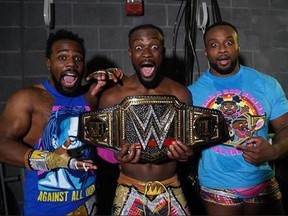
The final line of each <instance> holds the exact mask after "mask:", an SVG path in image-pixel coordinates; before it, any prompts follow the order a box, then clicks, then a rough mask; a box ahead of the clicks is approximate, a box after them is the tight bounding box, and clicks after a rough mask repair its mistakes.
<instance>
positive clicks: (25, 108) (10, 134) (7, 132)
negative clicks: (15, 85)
mask: <svg viewBox="0 0 288 216" xmlns="http://www.w3.org/2000/svg"><path fill="white" fill-rule="evenodd" d="M26 100H27V97H24V98H23V97H19V96H18V95H14V96H12V97H11V98H10V99H8V101H7V104H6V106H5V108H4V111H3V113H2V114H1V116H0V125H1V127H0V136H1V137H7V138H12V139H16V140H20V139H22V138H23V137H24V136H25V135H26V134H27V133H28V131H29V128H30V126H31V122H32V116H31V110H30V106H31V104H30V103H28V104H27V103H26Z"/></svg>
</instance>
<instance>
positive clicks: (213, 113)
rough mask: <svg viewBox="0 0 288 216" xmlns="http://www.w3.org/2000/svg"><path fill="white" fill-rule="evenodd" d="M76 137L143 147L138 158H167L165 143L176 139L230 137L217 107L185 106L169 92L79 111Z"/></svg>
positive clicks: (198, 141)
mask: <svg viewBox="0 0 288 216" xmlns="http://www.w3.org/2000/svg"><path fill="white" fill-rule="evenodd" d="M78 136H79V139H80V140H81V141H83V142H86V143H89V144H92V145H100V146H104V147H108V148H112V149H115V150H120V149H121V147H122V144H123V143H128V144H130V145H137V147H139V148H141V149H142V153H141V160H140V162H143V163H146V162H149V163H158V162H162V161H164V160H167V159H168V157H167V150H168V146H169V145H170V144H171V143H172V142H173V141H175V140H176V139H180V140H182V141H183V142H184V143H185V144H187V145H189V146H193V147H197V146H204V145H211V144H215V143H220V142H224V141H227V140H228V139H229V134H228V129H227V125H226V123H225V119H224V117H223V115H222V113H221V112H220V111H218V110H214V109H208V108H202V107H196V106H188V105H185V104H184V103H181V102H180V101H179V100H178V99H177V98H176V97H174V96H168V95H142V96H130V97H126V98H125V99H124V100H123V101H122V102H121V103H120V104H119V105H116V106H113V107H109V108H104V109H100V110H95V111H89V112H84V113H82V114H81V115H80V119H79V129H78Z"/></svg>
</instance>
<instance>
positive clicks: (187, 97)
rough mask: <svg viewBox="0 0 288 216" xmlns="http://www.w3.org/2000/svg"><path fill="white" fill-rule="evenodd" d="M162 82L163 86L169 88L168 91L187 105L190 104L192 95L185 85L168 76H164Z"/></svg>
mask: <svg viewBox="0 0 288 216" xmlns="http://www.w3.org/2000/svg"><path fill="white" fill-rule="evenodd" d="M163 83H164V86H163V87H165V88H167V89H169V91H170V92H171V93H172V94H173V95H174V96H175V97H177V98H178V99H179V100H180V101H181V102H183V103H185V104H187V105H191V104H192V96H191V93H190V91H189V89H188V88H187V87H186V86H184V85H183V84H181V83H179V82H177V81H175V80H172V79H170V78H165V79H164V80H163Z"/></svg>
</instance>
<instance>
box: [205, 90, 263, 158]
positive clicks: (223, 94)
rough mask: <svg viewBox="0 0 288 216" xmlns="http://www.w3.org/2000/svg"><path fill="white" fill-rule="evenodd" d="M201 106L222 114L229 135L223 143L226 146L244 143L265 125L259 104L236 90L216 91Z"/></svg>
mask: <svg viewBox="0 0 288 216" xmlns="http://www.w3.org/2000/svg"><path fill="white" fill-rule="evenodd" d="M202 105H203V106H204V107H207V108H212V109H217V110H220V111H221V112H222V113H223V115H224V117H225V120H226V123H227V125H228V129H229V135H230V140H229V141H227V142H226V143H224V144H226V145H230V146H235V145H238V144H243V143H245V141H246V140H247V139H249V138H250V137H252V136H253V135H254V134H256V133H257V131H258V130H260V129H261V128H262V127H263V126H264V123H265V113H264V109H263V107H262V105H261V103H260V102H259V101H258V100H256V99H255V97H253V96H252V95H250V94H249V93H247V92H242V91H240V90H238V89H229V90H228V89H227V90H223V91H217V92H216V93H214V94H211V95H210V96H209V97H208V98H207V99H206V100H205V101H204V103H203V104H202ZM218 147H219V146H218ZM218 147H215V149H214V150H216V148H218ZM217 151H219V149H217ZM237 151H238V150H236V149H235V152H231V154H235V153H236V154H237ZM226 153H227V152H226ZM238 153H240V151H238Z"/></svg>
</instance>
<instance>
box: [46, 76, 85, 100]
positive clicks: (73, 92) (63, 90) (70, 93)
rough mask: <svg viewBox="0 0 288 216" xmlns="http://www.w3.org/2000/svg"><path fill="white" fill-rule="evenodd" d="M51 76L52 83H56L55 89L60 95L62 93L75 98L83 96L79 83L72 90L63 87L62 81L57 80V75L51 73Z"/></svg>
mask: <svg viewBox="0 0 288 216" xmlns="http://www.w3.org/2000/svg"><path fill="white" fill-rule="evenodd" d="M51 74H52V75H51V77H52V81H53V83H54V87H55V89H56V90H57V91H58V92H59V93H61V94H62V95H64V96H67V97H75V96H78V95H81V94H82V86H81V85H80V84H79V83H78V84H77V85H76V86H75V87H73V88H71V89H69V88H64V87H63V86H62V85H61V81H59V80H57V78H56V77H55V75H54V74H53V73H51ZM60 80H61V78H60Z"/></svg>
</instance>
